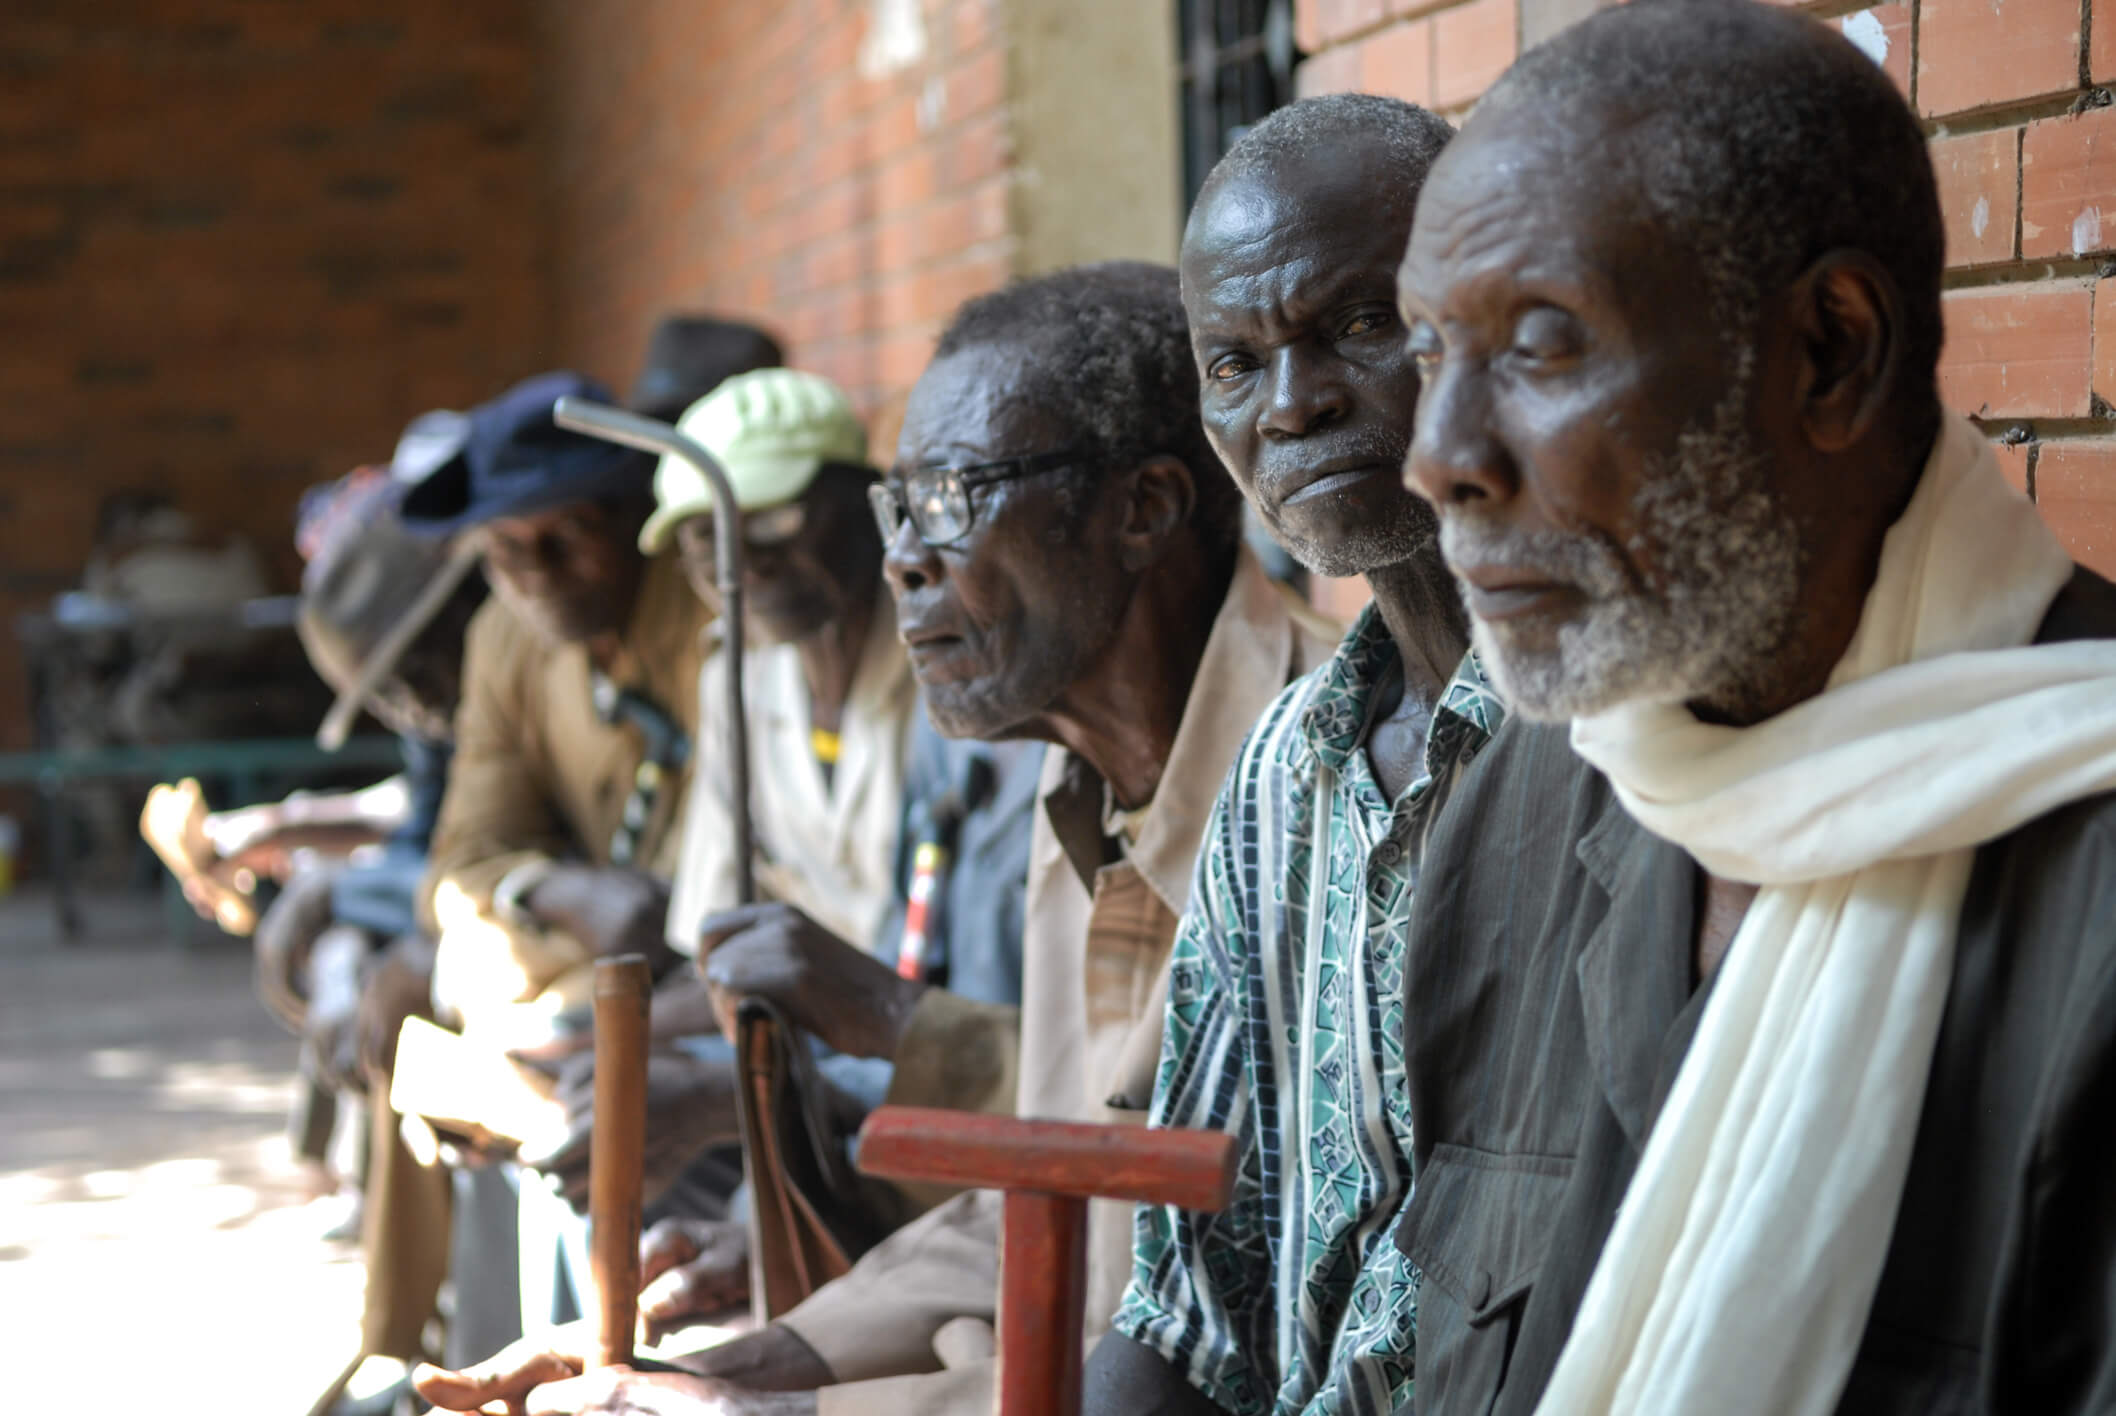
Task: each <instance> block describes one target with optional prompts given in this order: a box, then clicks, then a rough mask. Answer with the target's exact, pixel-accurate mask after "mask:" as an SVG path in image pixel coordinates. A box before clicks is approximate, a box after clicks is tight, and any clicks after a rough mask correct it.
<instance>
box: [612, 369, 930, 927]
mask: <svg viewBox="0 0 2116 1416" xmlns="http://www.w3.org/2000/svg"><path fill="white" fill-rule="evenodd" d="M678 426H679V427H680V428H681V429H682V430H683V432H684V433H686V434H687V435H689V436H690V437H691V438H692V439H693V440H695V441H696V442H698V443H699V444H700V445H701V446H702V447H704V448H705V449H706V451H708V452H710V453H711V454H712V455H713V456H714V457H715V458H717V459H718V460H719V462H720V464H721V465H722V466H723V467H724V468H725V469H726V470H727V475H728V480H729V481H730V482H731V483H732V484H733V487H734V491H735V498H736V501H737V502H738V503H739V504H740V506H741V507H742V511H743V532H744V540H745V542H746V543H747V544H746V554H745V557H744V559H745V562H746V564H745V567H744V571H743V582H742V594H743V607H744V618H745V625H744V628H745V630H746V631H747V633H748V635H749V639H750V643H751V645H752V646H753V647H752V648H751V649H750V650H749V651H748V653H747V663H746V664H745V666H744V679H745V682H744V691H745V694H746V697H747V701H748V705H749V730H750V755H751V760H752V763H753V770H752V774H751V781H750V809H751V812H752V816H753V820H754V833H755V842H756V856H757V859H756V862H755V864H756V876H757V884H758V889H759V893H760V894H762V895H763V896H764V897H766V898H768V899H774V900H779V901H783V902H785V903H787V904H790V905H793V906H795V907H796V908H798V909H800V910H801V911H802V912H803V913H805V914H807V915H808V916H809V917H810V918H812V919H813V920H815V921H816V922H817V923H818V924H821V925H822V926H823V927H824V928H826V929H828V930H829V931H830V932H831V933H833V934H835V935H837V936H838V937H839V938H841V939H851V940H860V941H865V940H869V939H872V938H874V936H875V931H876V927H877V926H878V924H879V923H880V920H881V917H882V915H883V913H884V912H885V911H886V910H887V909H888V906H889V902H890V898H891V893H892V887H893V882H894V867H895V858H896V845H897V829H898V822H899V816H900V806H901V802H902V796H903V765H904V758H905V747H906V743H907V741H908V739H909V733H910V726H911V722H912V715H913V711H914V705H915V702H916V698H917V684H916V682H915V680H914V679H913V678H912V676H911V666H910V661H909V659H908V658H907V657H906V655H905V652H904V649H903V646H902V644H901V643H899V641H898V639H897V635H896V615H895V612H894V607H893V603H892V601H891V599H890V597H889V595H888V593H887V592H886V591H885V590H884V588H883V585H882V575H881V564H882V546H881V541H880V539H879V538H878V537H877V536H876V534H875V529H874V520H873V517H872V514H871V513H870V511H869V509H868V505H867V488H868V487H869V485H870V484H872V482H873V481H874V477H875V474H874V470H873V468H872V467H870V466H869V465H868V463H867V435H866V432H865V430H864V429H863V428H862V427H861V426H860V422H859V419H858V418H857V417H856V416H855V415H854V413H853V411H852V406H851V404H850V403H849V402H847V400H846V398H845V395H844V394H843V393H842V392H841V391H840V390H839V389H838V388H837V387H836V386H835V385H834V384H832V383H831V382H830V381H829V380H827V379H824V378H820V377H818V376H816V375H814V374H809V373H803V372H800V371H798V370H794V369H760V370H757V371H756V372H754V373H748V374H743V375H740V376H738V377H736V378H732V379H729V380H728V381H727V382H726V383H724V384H722V385H721V386H720V387H719V388H717V389H715V390H714V391H713V392H712V393H711V394H709V395H708V396H706V397H705V398H703V399H701V400H699V401H698V402H697V403H695V404H693V405H692V406H691V408H690V411H689V412H687V413H685V414H684V416H683V419H682V421H681V423H680V424H679V425H678ZM654 496H655V501H656V503H657V507H656V510H655V512H654V514H653V516H652V517H651V518H650V519H649V520H648V522H647V524H646V527H645V529H644V530H643V531H642V532H641V533H640V545H641V547H642V548H643V549H644V550H645V551H646V552H647V553H648V554H649V555H653V554H656V553H658V552H660V551H661V550H662V549H663V548H664V547H666V546H667V545H669V544H670V543H671V542H673V543H674V544H675V546H676V548H677V550H678V553H679V554H680V556H681V558H682V562H683V566H684V570H685V572H686V573H687V574H688V575H689V576H690V579H691V583H692V585H693V586H694V587H696V589H697V591H698V594H699V595H700V597H701V598H703V599H705V600H706V601H707V603H708V604H710V603H712V602H713V600H714V599H715V591H714V585H715V581H716V576H715V558H714V549H713V529H712V528H713V504H712V495H711V493H710V491H709V490H708V489H707V487H706V484H705V481H704V479H703V478H702V477H700V476H699V474H698V471H697V469H696V468H694V467H692V466H691V465H690V464H689V463H687V462H684V461H682V460H681V459H678V458H664V459H663V460H662V464H661V468H660V470H659V472H658V473H657V474H656V476H655V479H654ZM726 672H727V670H726V665H725V661H724V659H723V658H722V657H721V656H717V655H716V656H714V657H713V658H712V659H711V660H709V661H708V662H707V664H706V666H705V669H704V672H703V675H702V677H701V679H700V683H699V692H700V693H701V694H702V695H704V696H703V697H701V698H700V700H699V701H700V702H703V703H718V702H720V701H721V700H722V698H723V697H724V696H725V693H726V687H725V683H724V675H725V674H726ZM692 781H693V786H692V790H691V795H690V804H689V813H688V816H687V818H686V820H685V822H684V838H683V853H682V859H681V862H680V864H679V866H678V869H677V875H676V885H675V894H674V897H673V898H672V900H671V901H670V905H669V914H668V931H669V942H670V943H671V945H673V946H674V947H675V948H676V949H677V950H678V951H680V952H682V953H685V954H696V953H697V952H698V947H699V925H700V923H701V922H702V921H703V920H704V919H705V918H706V917H707V916H708V915H710V914H713V913H715V912H717V911H720V910H724V909H727V908H729V907H730V906H732V905H734V904H735V903H736V900H735V868H736V860H735V856H734V850H733V840H734V831H733V819H734V816H733V814H734V811H735V803H734V801H733V797H732V794H731V789H730V773H729V771H728V764H727V761H726V758H725V756H724V747H723V744H722V743H721V740H720V737H719V735H718V734H707V735H706V736H705V738H704V740H702V741H701V742H700V743H699V749H698V760H697V764H696V766H695V769H694V773H693V778H692Z"/></svg>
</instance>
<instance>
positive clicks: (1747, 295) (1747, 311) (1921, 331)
mask: <svg viewBox="0 0 2116 1416" xmlns="http://www.w3.org/2000/svg"><path fill="white" fill-rule="evenodd" d="M1524 128H1533V129H1534V130H1535V132H1536V133H1537V134H1538V135H1539V136H1541V137H1543V138H1544V139H1545V141H1546V143H1547V145H1548V147H1549V149H1550V150H1551V151H1552V153H1553V155H1561V156H1560V160H1561V161H1566V162H1577V163H1579V164H1584V169H1585V170H1589V171H1592V172H1593V173H1594V174H1595V181H1596V182H1597V183H1598V184H1603V185H1604V186H1605V187H1606V188H1607V189H1608V190H1610V191H1611V193H1612V195H1613V196H1614V197H1615V199H1616V201H1617V202H1618V203H1619V204H1624V205H1629V204H1631V203H1636V206H1635V207H1633V209H1634V210H1637V211H1643V212H1646V213H1649V214H1650V216H1651V218H1652V219H1653V220H1654V221H1655V222H1656V223H1657V224H1659V225H1660V226H1661V227H1662V228H1663V230H1664V231H1665V232H1666V234H1667V235H1668V236H1670V237H1671V238H1672V239H1673V240H1674V241H1676V242H1677V243H1678V244H1680V245H1683V246H1686V247H1688V248H1689V249H1691V250H1693V251H1695V252H1696V253H1697V254H1698V256H1699V259H1700V261H1701V263H1702V265H1703V267H1704V273H1705V276H1706V278H1707V279H1708V281H1709V282H1710V284H1711V287H1712V299H1713V305H1714V314H1715V315H1716V316H1717V317H1718V319H1719V322H1720V324H1721V326H1722V327H1723V328H1727V329H1730V330H1734V329H1743V328H1746V327H1747V326H1748V325H1750V324H1751V323H1753V321H1754V319H1755V315H1756V311H1757V310H1758V309H1759V308H1760V306H1761V305H1762V303H1763V301H1764V299H1765V298H1766V297H1767V296H1768V295H1769V294H1771V293H1773V292H1775V291H1777V290H1779V289H1781V288H1783V287H1784V286H1785V285H1786V284H1787V283H1789V282H1790V281H1791V280H1792V279H1793V278H1794V277H1795V276H1796V275H1798V274H1799V273H1800V272H1801V271H1803V270H1805V269H1806V268H1807V267H1808V266H1809V265H1810V264H1811V263H1812V262H1814V261H1815V260H1816V259H1817V258H1818V257H1820V256H1822V255H1823V254H1824V253H1826V252H1829V251H1833V250H1847V249H1848V250H1855V251H1862V252H1865V253H1866V254H1868V255H1870V256H1871V257H1872V258H1873V259H1874V260H1875V261H1876V262H1877V263H1878V264H1879V266H1880V268H1881V269H1882V270H1883V271H1884V272H1885V273H1886V274H1887V276H1888V277H1889V279H1890V281H1891V282H1892V284H1893V285H1894V287H1895V294H1896V296H1897V297H1898V300H1899V302H1900V306H1901V316H1902V328H1901V330H1900V331H1899V332H1898V337H1899V338H1900V340H1901V373H1902V377H1903V380H1904V387H1903V390H1902V392H1903V394H1904V396H1905V397H1906V398H1907V399H1908V400H1909V401H1911V402H1912V403H1915V404H1918V405H1920V408H1919V412H1920V413H1922V414H1926V415H1932V414H1936V412H1937V395H1936V393H1935V392H1934V389H1935V385H1934V379H1933V371H1934V369H1935V367H1936V366H1937V364H1938V362H1939V354H1940V342H1941V323H1940V276H1941V273H1942V271H1943V270H1944V268H1945V257H1944V235H1943V228H1942V226H1941V221H1940V207H1939V197H1938V194H1937V191H1936V188H1935V185H1934V181H1933V175H1932V164H1931V161H1930V159H1929V158H1928V156H1927V154H1926V150H1925V137H1924V134H1923V133H1922V132H1921V131H1920V130H1919V127H1918V123H1917V119H1916V117H1915V116H1914V115H1913V114H1912V113H1911V111H1910V107H1909V105H1908V104H1907V103H1905V102H1904V100H1903V96H1902V94H1901V93H1899V92H1898V91H1897V89H1896V87H1895V85H1894V84H1893V83H1892V82H1890V80H1889V78H1888V76H1887V75H1886V74H1885V73H1883V72H1882V70H1881V68H1880V66H1879V65H1877V64H1875V63H1874V62H1873V61H1872V60H1871V59H1869V58H1868V57H1867V56H1866V55H1865V54H1864V53H1862V52H1861V51H1860V50H1859V49H1858V48H1857V47H1855V46H1854V45H1853V44H1851V42H1850V41H1848V40H1846V39H1845V38H1844V37H1843V35H1842V34H1840V33H1839V32H1838V31H1837V29H1836V28H1835V27H1834V26H1827V25H1823V24H1819V23H1816V22H1815V21H1813V20H1810V19H1808V18H1806V17H1805V16H1803V15H1800V14H1797V13H1794V12H1792V11H1789V10H1785V9H1781V8H1779V7H1776V6H1772V5H1761V4H1752V3H1749V0H1638V3H1634V4H1630V5H1624V6H1621V7H1618V8H1616V9H1612V10H1607V11H1604V12H1602V13H1601V14H1598V15H1595V16H1594V17H1592V18H1591V19H1589V20H1587V21H1585V22H1584V23H1581V24H1579V25H1575V26H1574V27H1572V28H1571V29H1569V30H1566V31H1564V32H1563V33H1561V34H1559V35H1558V36H1557V37H1556V38H1554V39H1552V40H1551V41H1550V42H1549V43H1547V44H1544V45H1542V46H1540V47H1539V48H1537V49H1534V50H1532V51H1530V52H1529V53H1528V54H1527V55H1525V56H1524V57H1523V58H1522V59H1521V61H1520V62H1519V63H1517V64H1515V65H1514V66H1513V68H1511V69H1510V70H1508V71H1507V73H1506V74H1505V75H1504V76H1503V77H1502V78H1501V79H1500V80H1499V82H1498V83H1496V84H1495V85H1493V87H1492V89H1491V91H1490V92H1489V93H1488V94H1487V95H1486V96H1485V98H1484V100H1483V101H1482V103H1481V104H1480V105H1479V106H1478V108H1477V111H1476V114H1475V115H1474V117H1473V118H1472V119H1471V121H1470V123H1469V124H1468V125H1467V127H1466V129H1465V131H1464V138H1465V139H1466V140H1469V141H1468V142H1467V144H1466V146H1467V149H1468V150H1467V151H1465V153H1464V154H1462V155H1461V156H1460V157H1459V158H1458V160H1459V161H1465V162H1473V161H1476V160H1478V159H1477V158H1476V156H1475V155H1474V149H1476V148H1477V147H1478V146H1480V144H1479V142H1478V141H1476V140H1477V139H1479V138H1480V137H1481V135H1482V134H1484V133H1485V132H1486V131H1487V130H1499V129H1514V130H1516V131H1519V130H1522V129H1524Z"/></svg>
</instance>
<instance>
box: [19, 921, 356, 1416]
mask: <svg viewBox="0 0 2116 1416" xmlns="http://www.w3.org/2000/svg"><path fill="white" fill-rule="evenodd" d="M88 923H89V930H88V937H86V938H84V939H82V940H81V941H79V942H77V943H74V944H72V945H70V946H67V947H64V948H62V947H60V946H59V945H58V943H57V942H56V940H55V939H54V938H53V935H52V927H51V915H50V910H49V906H48V902H47V901H46V900H44V899H43V898H42V897H41V896H39V895H37V894H35V893H33V892H29V891H18V892H17V893H16V894H14V895H12V896H10V897H7V898H6V899H0V1409H4V1410H7V1411H36V1410H64V1411H81V1412H95V1413H102V1412H112V1413H116V1412H121V1411H139V1412H155V1413H172V1414H174V1413H191V1412H199V1413H209V1412H210V1413H215V1416H245V1414H246V1413H257V1416H302V1413H303V1412H305V1411H307V1409H308V1406H309V1403H310V1401H311V1399H312V1398H313V1397H314V1396H315V1395H316V1393H317V1392H318V1391H320V1390H321V1389H322V1388H323V1386H324V1385H325V1384H326V1383H327V1382H328V1381H329V1380H330V1378H331V1377H332V1376H333V1375H334V1374H335V1373H336V1372H337V1371H338V1369H339V1367H340V1366H341V1365H342V1364H343V1363H344V1362H345V1360H346V1359H347V1358H348V1357H349V1356H350V1355H351V1354H352V1352H353V1349H354V1346H355V1343H356V1342H357V1339H358V1334H359V1313H360V1285H361V1269H360V1264H359V1259H358V1254H357V1252H356V1251H355V1249H354V1248H352V1247H350V1246H345V1245H336V1244H331V1243H327V1242H326V1241H324V1240H323V1239H321V1238H320V1237H319V1235H320V1230H321V1228H322V1227H323V1226H322V1225H321V1224H320V1223H319V1222H318V1219H317V1216H316V1214H315V1212H313V1211H308V1210H305V1209H304V1208H303V1206H304V1204H305V1203H306V1202H307V1200H308V1199H309V1191H308V1189H307V1187H306V1184H305V1180H304V1177H303V1176H302V1175H301V1173H300V1172H299V1171H298V1169H297V1168H296V1166H295V1165H294V1162H293V1160H292V1157H291V1155H290V1153H289V1149H288V1144H287V1140H286V1124H285V1120H286V1114H287V1108H288V1105H289V1103H290V1101H291V1099H292V1097H293V1094H294V1084H295V1076H294V1063H295V1045H294V1041H293V1039H292V1038H290V1037H288V1036H287V1035H286V1034H285V1033H283V1032H282V1031H281V1030H280V1029H279V1027H278V1025H277V1024H276V1023H275V1022H274V1021H273V1020H272V1018H271V1017H270V1016H269V1015H268V1014H267V1013H266V1012H265V1011H264V1009H263V1007H262V1006H261V1005H260V1004H259V1003H258V1002H257V1000H256V998H255V996H254V995H253V994H252V992H251V989H250V978H249V951H248V949H247V948H246V947H245V946H243V945H241V944H239V943H235V942H232V941H222V940H217V939H213V938H212V937H211V934H210V931H207V932H204V934H203V935H202V937H201V938H200V939H199V941H198V947H195V948H193V949H191V950H183V949H179V948H176V947H172V946H171V945H170V944H169V943H167V942H166V925H165V923H164V916H163V914H162V911H161V906H160V902H159V901H158V900H157V899H156V898H155V897H154V896H152V895H141V896H136V897H134V896H119V897H115V898H109V897H105V898H98V899H95V900H92V901H90V902H89V912H88Z"/></svg>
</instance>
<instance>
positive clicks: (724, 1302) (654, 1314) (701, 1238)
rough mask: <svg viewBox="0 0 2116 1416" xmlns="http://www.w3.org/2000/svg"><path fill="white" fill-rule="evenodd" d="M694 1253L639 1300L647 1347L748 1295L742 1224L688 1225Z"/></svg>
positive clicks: (651, 1284)
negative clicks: (645, 1323) (646, 1336)
mask: <svg viewBox="0 0 2116 1416" xmlns="http://www.w3.org/2000/svg"><path fill="white" fill-rule="evenodd" d="M690 1237H691V1238H692V1239H693V1240H694V1241H697V1242H695V1248H696V1253H695V1254H694V1256H693V1257H692V1258H690V1259H688V1260H686V1261H684V1262H683V1263H681V1264H678V1265H676V1266H674V1267H671V1268H669V1269H667V1271H665V1272H663V1273H660V1274H659V1275H658V1276H656V1277H655V1278H654V1279H653V1280H652V1281H651V1282H649V1283H648V1284H647V1285H646V1286H645V1287H644V1288H643V1289H642V1290H641V1291H640V1295H639V1312H640V1316H641V1317H643V1318H645V1319H646V1320H647V1332H648V1341H649V1342H659V1341H660V1340H661V1338H662V1337H663V1336H665V1335H666V1334H667V1333H670V1332H673V1331H675V1330H677V1329H678V1328H683V1327H687V1326H689V1325H690V1324H691V1323H692V1322H695V1321H697V1320H698V1319H701V1318H707V1317H711V1316H712V1315H714V1314H716V1313H721V1312H724V1311H726V1310H727V1309H728V1308H731V1307H733V1306H735V1305H736V1304H738V1303H740V1302H742V1301H743V1300H744V1299H745V1298H747V1297H748V1296H749V1232H748V1229H747V1228H746V1227H745V1226H743V1225H740V1224H710V1223H697V1224H693V1225H692V1226H691V1236H690Z"/></svg>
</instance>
